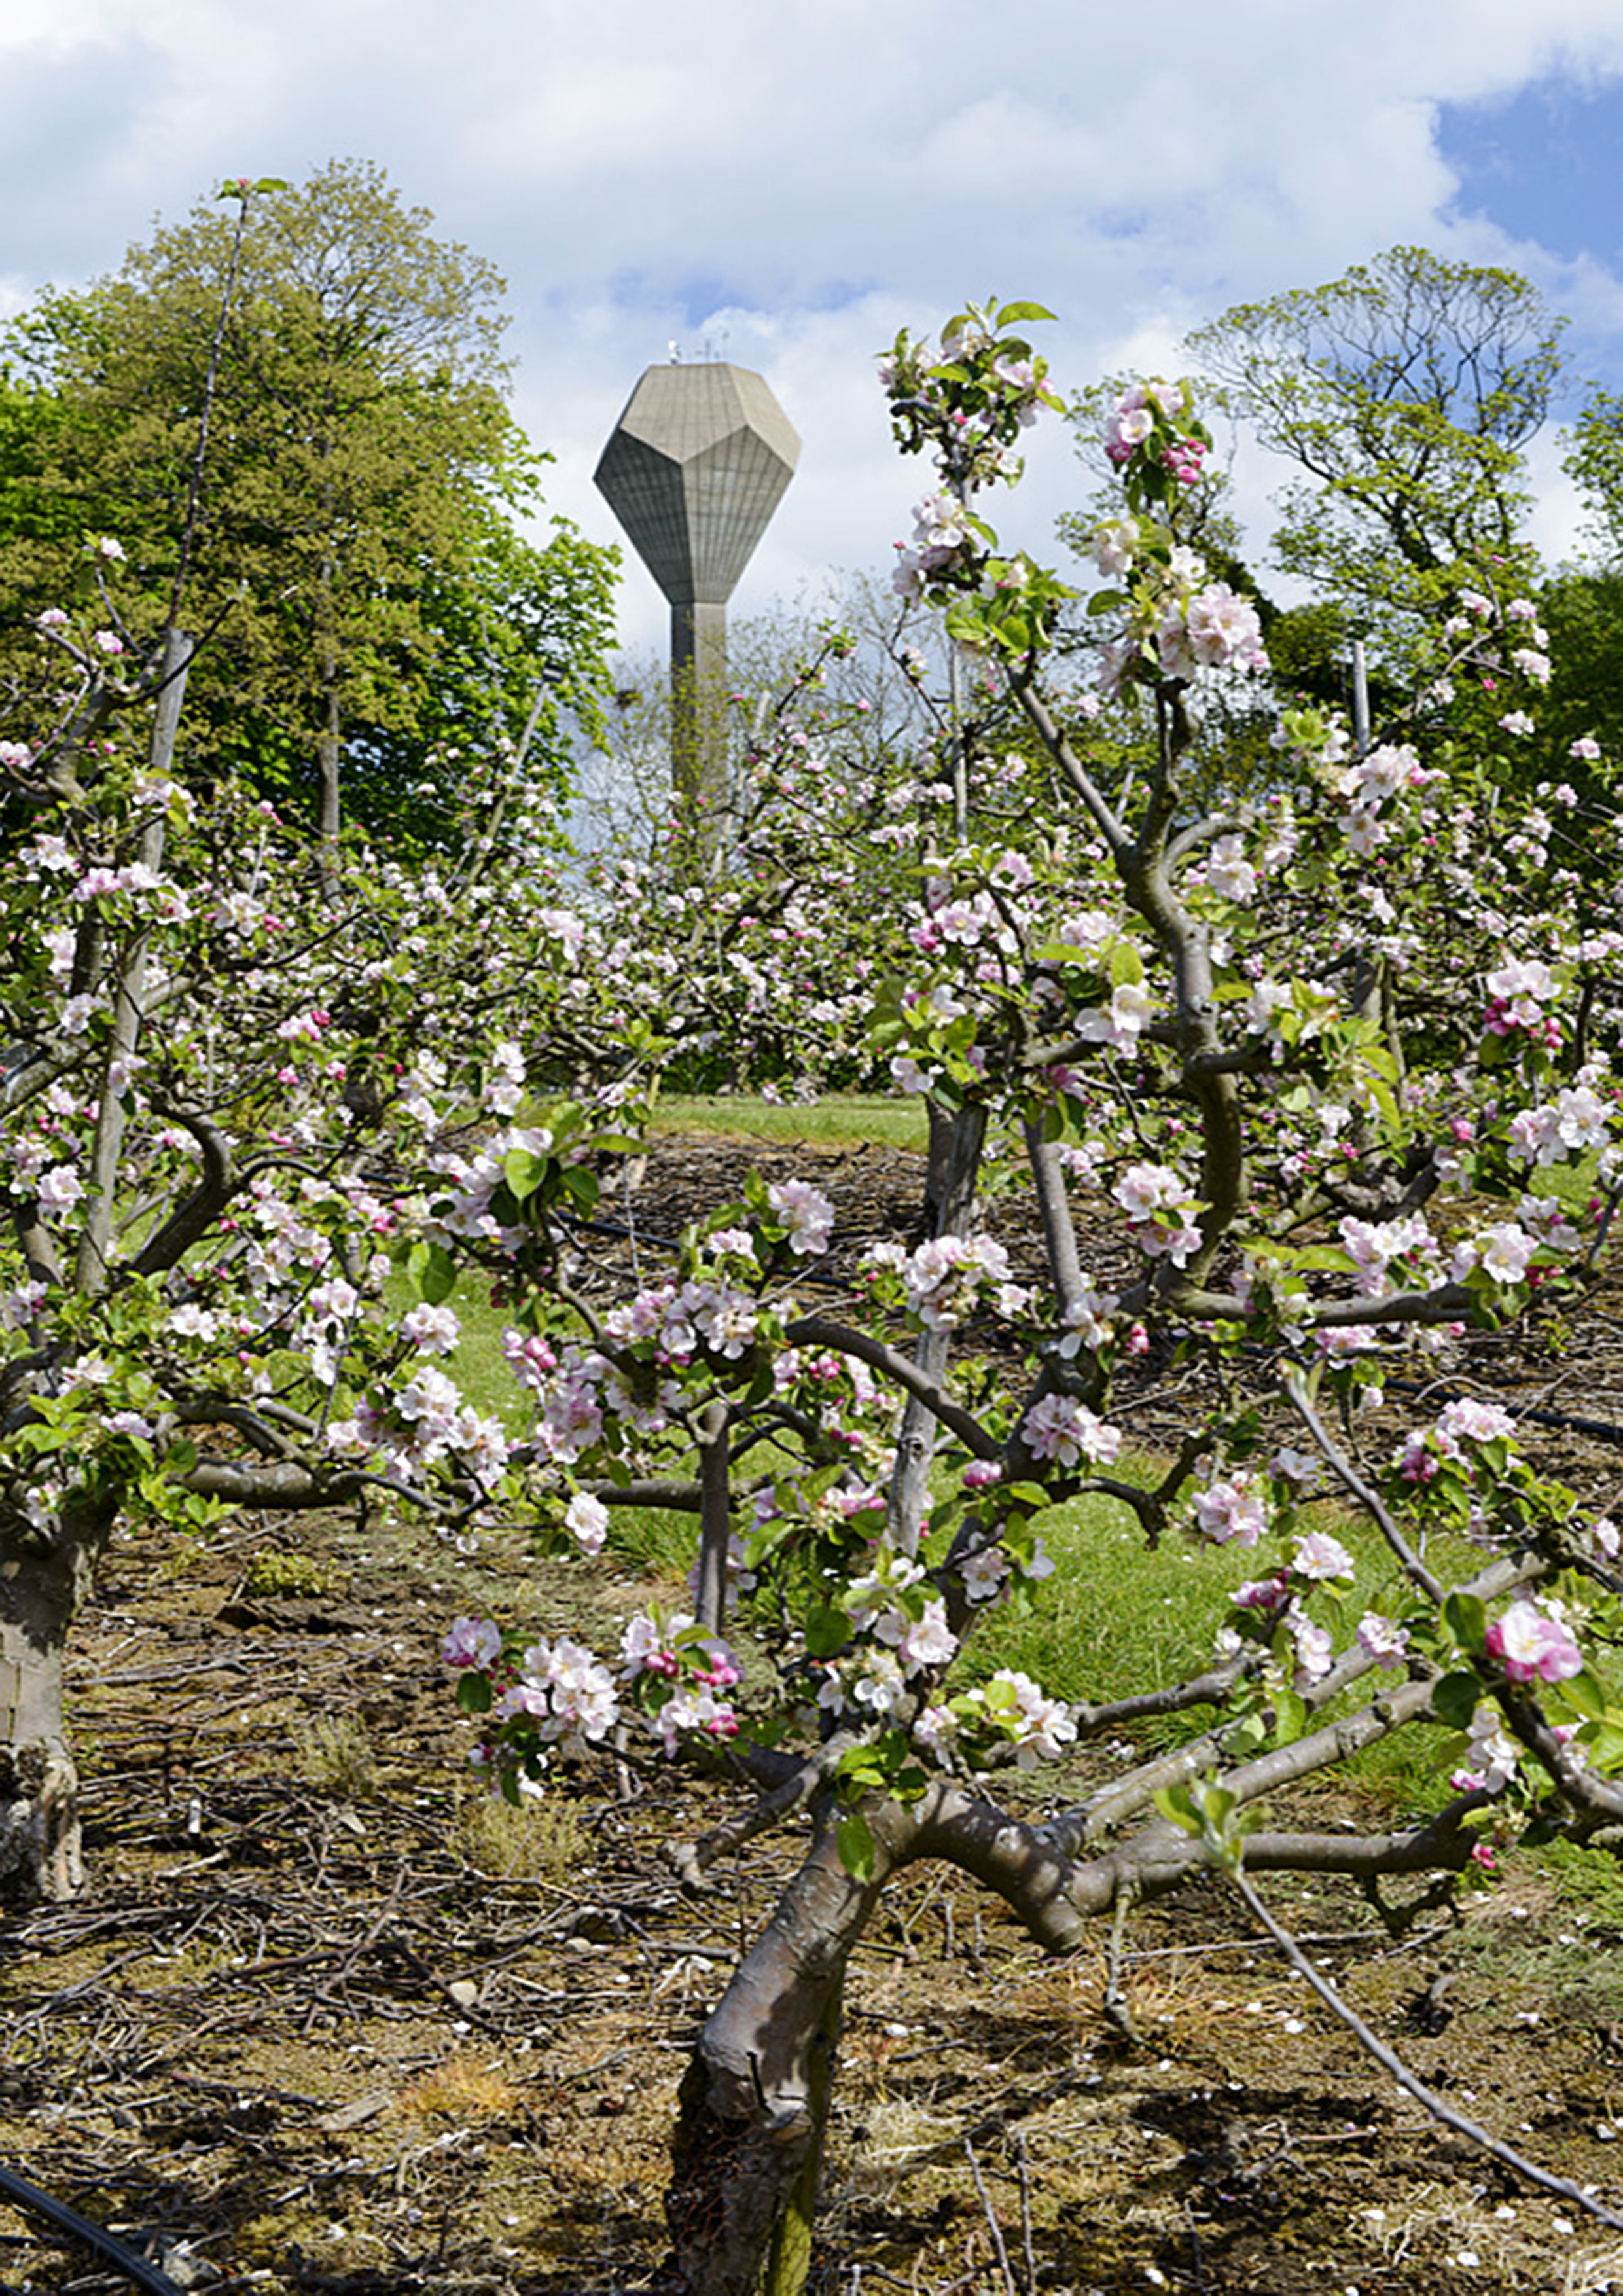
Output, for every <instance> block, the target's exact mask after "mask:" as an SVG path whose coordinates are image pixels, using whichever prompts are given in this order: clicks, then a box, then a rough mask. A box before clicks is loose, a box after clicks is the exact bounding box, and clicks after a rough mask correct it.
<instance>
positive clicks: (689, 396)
mask: <svg viewBox="0 0 1623 2296" xmlns="http://www.w3.org/2000/svg"><path fill="white" fill-rule="evenodd" d="M799 453H800V441H799V437H798V436H797V435H796V432H795V430H794V427H793V425H792V424H791V422H790V421H789V418H788V417H787V415H785V414H784V413H783V408H782V407H781V406H779V405H778V403H777V400H776V399H775V398H774V397H773V395H772V393H771V391H770V390H769V389H767V387H766V382H765V381H763V379H762V378H761V376H759V375H758V374H752V373H750V371H749V370H748V368H745V367H740V366H732V365H728V364H727V363H726V362H725V360H707V361H705V362H703V363H702V364H701V365H693V366H685V365H679V364H677V363H676V362H673V363H672V364H671V365H668V366H651V367H650V368H649V369H648V371H647V373H645V374H644V375H643V380H642V381H641V382H639V383H638V385H637V387H636V389H635V390H634V391H633V392H632V394H631V397H630V398H629V399H628V400H627V405H626V411H625V413H624V414H622V415H621V416H620V419H619V422H618V423H617V424H616V425H615V428H614V431H613V435H612V436H611V439H610V440H609V443H608V445H607V446H606V447H604V448H603V452H602V461H601V462H600V463H598V465H597V484H598V487H599V489H600V490H601V492H602V494H603V495H604V496H606V498H607V500H608V503H609V506H610V508H611V510H612V511H613V512H614V514H615V516H616V517H617V518H618V519H619V522H620V524H621V525H622V526H623V527H624V528H625V529H626V531H627V534H628V535H629V536H630V537H631V539H632V541H633V542H634V543H635V545H636V548H637V551H638V553H639V555H640V556H641V558H642V560H643V564H644V565H645V566H646V567H647V569H648V570H649V572H650V573H651V574H652V576H653V578H654V580H655V581H656V582H657V583H658V584H659V586H660V589H661V590H662V591H663V592H664V593H665V595H666V597H667V598H668V600H669V601H670V680H671V776H672V780H673V782H674V783H675V786H676V796H677V799H678V802H679V804H680V805H681V808H682V810H683V813H684V816H685V817H686V820H687V823H688V825H689V829H690V832H691V834H692V836H693V840H694V842H695V843H696V844H697V845H698V847H699V848H700V849H701V851H707V852H708V851H709V850H710V849H712V848H713V847H714V844H715V841H716V838H717V832H718V830H719V826H720V816H721V811H722V808H723V806H724V805H725V799H726V740H727V724H726V693H727V600H728V599H729V598H730V597H731V596H732V594H733V591H734V586H735V585H736V584H737V581H738V578H739V576H740V575H741V574H742V572H743V570H744V568H745V567H746V566H747V565H748V564H749V562H750V557H751V555H752V553H753V552H754V549H755V545H756V544H757V543H758V541H759V540H760V538H761V537H762V535H763V534H765V532H766V526H767V521H769V520H770V518H771V516H772V513H773V512H774V511H775V509H776V508H777V506H778V504H779V502H780V501H781V499H782V497H783V489H784V488H785V487H786V486H787V485H788V484H789V481H790V480H791V478H792V477H793V475H794V467H795V463H796V462H797V461H798V460H799Z"/></svg>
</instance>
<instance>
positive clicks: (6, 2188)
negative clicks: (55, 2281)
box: [0, 2169, 185, 2296]
mask: <svg viewBox="0 0 1623 2296" xmlns="http://www.w3.org/2000/svg"><path fill="white" fill-rule="evenodd" d="M0 2194H4V2197H5V2198H6V2199H7V2200H8V2201H10V2202H12V2205H13V2207H15V2208H19V2209H20V2210H22V2211H23V2212H24V2214H25V2215H27V2216H31V2217H38V2218H40V2219H41V2220H42V2222H44V2223H45V2224H48V2225H52V2226H54V2227H55V2229H56V2230H57V2231H58V2232H65V2233H66V2234H67V2235H68V2236H69V2238H70V2240H77V2241H78V2242H79V2243H81V2244H82V2245H83V2246H84V2247H86V2248H88V2249H89V2250H91V2251H93V2253H94V2254H95V2255H96V2256H99V2257H100V2258H101V2259H102V2263H103V2264H110V2265H111V2267H112V2268H113V2270H114V2271H115V2272H117V2273H119V2274H121V2275H122V2276H123V2277H124V2278H125V2279H126V2280H127V2281H129V2282H130V2284H132V2286H134V2287H136V2288H144V2289H145V2290H146V2292H147V2296H185V2292H184V2290H183V2289H182V2287H181V2285H180V2284H179V2282H178V2281H176V2280H171V2279H170V2278H169V2276H168V2273H167V2272H160V2271H159V2269H158V2267H156V2265H152V2264H148V2263H147V2261H146V2259H144V2258H143V2257H140V2256H137V2255H136V2254H135V2250H134V2249H133V2248H126V2247H125V2245H124V2243H123V2242H122V2241H121V2240H115V2239H114V2238H113V2236H112V2235H111V2233H110V2232H103V2231H102V2227H101V2226H100V2225H93V2224H92V2223H91V2221H90V2219H89V2218H88V2217H82V2216H80V2215H79V2213H78V2210H76V2209H70V2208H68V2207H67V2206H66V2205H65V2204H64V2203H63V2202H61V2201H53V2199H52V2198H51V2195H50V2194H49V2193H42V2192H41V2191H40V2189H39V2187H38V2185H30V2184H29V2181H28V2179H27V2177H19V2176H17V2175H16V2174H15V2173H14V2172H13V2171H12V2169H0Z"/></svg>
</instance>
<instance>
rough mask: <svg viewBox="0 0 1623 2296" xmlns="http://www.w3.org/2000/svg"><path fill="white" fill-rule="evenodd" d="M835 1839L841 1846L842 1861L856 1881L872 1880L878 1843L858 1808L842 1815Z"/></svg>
mask: <svg viewBox="0 0 1623 2296" xmlns="http://www.w3.org/2000/svg"><path fill="white" fill-rule="evenodd" d="M834 1839H835V1841H837V1842H838V1844H839V1846H840V1864H841V1865H842V1866H844V1867H845V1870H846V1872H847V1873H848V1874H849V1875H850V1877H851V1879H852V1880H853V1881H854V1882H871V1881H872V1880H873V1867H874V1861H875V1856H876V1851H877V1844H876V1843H875V1841H874V1839H873V1829H872V1828H871V1827H870V1825H869V1824H868V1821H867V1819H866V1818H865V1816H863V1814H862V1812H861V1811H860V1810H858V1809H854V1810H852V1811H851V1812H850V1814H849V1815H848V1816H846V1817H842V1818H841V1819H840V1823H839V1824H838V1825H837V1826H836V1827H835V1829H834Z"/></svg>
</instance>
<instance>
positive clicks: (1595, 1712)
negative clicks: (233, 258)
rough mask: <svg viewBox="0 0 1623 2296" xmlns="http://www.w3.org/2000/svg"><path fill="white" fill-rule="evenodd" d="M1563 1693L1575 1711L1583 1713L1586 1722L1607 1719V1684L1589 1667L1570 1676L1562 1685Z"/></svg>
mask: <svg viewBox="0 0 1623 2296" xmlns="http://www.w3.org/2000/svg"><path fill="white" fill-rule="evenodd" d="M1561 1695H1562V1697H1563V1698H1564V1699H1565V1700H1566V1702H1567V1703H1568V1705H1569V1706H1570V1708H1571V1709H1572V1710H1573V1712H1574V1713H1575V1714H1581V1715H1582V1716H1583V1718H1584V1719H1585V1721H1586V1722H1603V1721H1604V1720H1605V1719H1606V1711H1607V1709H1606V1685H1605V1684H1604V1683H1603V1682H1601V1681H1599V1680H1598V1679H1597V1678H1596V1677H1595V1676H1594V1675H1593V1674H1592V1673H1591V1672H1590V1671H1589V1669H1588V1668H1587V1667H1585V1668H1584V1669H1583V1670H1582V1672H1581V1673H1578V1674H1572V1675H1569V1676H1568V1677H1567V1679H1566V1680H1565V1682H1563V1683H1562V1685H1561Z"/></svg>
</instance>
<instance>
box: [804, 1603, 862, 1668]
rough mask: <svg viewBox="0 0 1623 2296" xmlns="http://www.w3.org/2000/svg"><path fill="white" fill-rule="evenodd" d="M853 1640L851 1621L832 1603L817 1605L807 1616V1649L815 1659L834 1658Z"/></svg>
mask: <svg viewBox="0 0 1623 2296" xmlns="http://www.w3.org/2000/svg"><path fill="white" fill-rule="evenodd" d="M850 1639H851V1621H850V1620H849V1619H848V1617H847V1616H846V1614H845V1612H844V1611H841V1610H839V1609H837V1608H836V1607H835V1605H834V1604H833V1603H814V1604H813V1606H812V1608H811V1609H810V1610H809V1611H807V1614H806V1647H807V1650H808V1651H809V1652H810V1653H811V1655H812V1656H813V1658H832V1657H833V1655H834V1653H835V1652H836V1651H842V1650H843V1649H844V1648H845V1646H846V1644H848V1642H849V1641H850Z"/></svg>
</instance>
